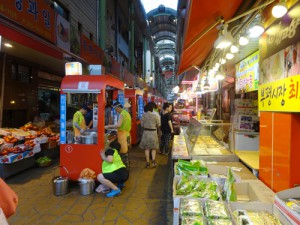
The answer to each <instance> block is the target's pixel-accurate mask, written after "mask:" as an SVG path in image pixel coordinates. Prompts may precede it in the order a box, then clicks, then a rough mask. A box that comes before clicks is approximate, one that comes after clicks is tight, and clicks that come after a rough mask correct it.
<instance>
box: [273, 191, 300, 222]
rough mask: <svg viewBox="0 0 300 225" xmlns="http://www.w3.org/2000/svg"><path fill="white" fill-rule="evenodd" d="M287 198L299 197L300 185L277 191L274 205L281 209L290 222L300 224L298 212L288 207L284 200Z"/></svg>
mask: <svg viewBox="0 0 300 225" xmlns="http://www.w3.org/2000/svg"><path fill="white" fill-rule="evenodd" d="M289 198H300V187H295V188H291V189H287V190H284V191H280V192H277V193H276V195H275V202H274V205H275V206H276V207H277V209H278V210H279V211H281V212H282V213H283V214H284V215H285V216H286V217H287V219H288V220H289V221H290V222H291V223H292V224H300V214H299V213H297V212H295V211H294V210H292V209H291V208H289V207H288V206H287V205H286V204H285V201H284V200H287V199H289Z"/></svg>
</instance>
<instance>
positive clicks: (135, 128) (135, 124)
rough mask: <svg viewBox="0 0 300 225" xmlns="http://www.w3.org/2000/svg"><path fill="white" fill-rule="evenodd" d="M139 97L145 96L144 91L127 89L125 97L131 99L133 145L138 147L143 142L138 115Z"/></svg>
mask: <svg viewBox="0 0 300 225" xmlns="http://www.w3.org/2000/svg"><path fill="white" fill-rule="evenodd" d="M139 96H143V90H139V89H125V91H124V97H125V98H128V99H130V101H131V114H132V115H131V118H132V122H131V130H130V136H131V144H133V145H136V144H138V143H139V141H140V140H141V136H142V132H141V120H140V119H141V118H140V117H139V113H138V110H139V109H138V98H139Z"/></svg>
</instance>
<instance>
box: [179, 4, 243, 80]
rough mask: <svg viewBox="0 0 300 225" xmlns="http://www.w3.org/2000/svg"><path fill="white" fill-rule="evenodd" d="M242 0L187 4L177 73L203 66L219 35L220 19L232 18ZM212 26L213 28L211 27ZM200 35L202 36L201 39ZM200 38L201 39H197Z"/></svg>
mask: <svg viewBox="0 0 300 225" xmlns="http://www.w3.org/2000/svg"><path fill="white" fill-rule="evenodd" d="M242 2H243V1H242V0H231V1H228V0H214V1H211V0H201V1H200V0H190V1H189V4H188V6H187V9H186V10H187V14H186V20H185V29H184V37H183V44H182V49H181V56H180V62H179V66H178V72H177V74H178V75H179V74H181V73H183V72H185V71H187V70H188V69H189V68H191V67H192V66H193V65H196V66H201V64H202V63H203V61H204V60H205V59H206V57H207V56H208V54H209V53H210V51H211V49H212V48H213V45H214V42H215V40H216V39H217V37H218V30H217V28H216V26H217V25H218V20H219V19H220V18H221V17H223V19H224V20H225V21H226V20H229V19H230V18H232V17H233V16H234V15H235V13H236V11H237V10H238V8H239V7H240V5H241V3H242ZM210 28H211V29H210ZM199 37H201V38H200V39H199ZM197 39H199V40H197Z"/></svg>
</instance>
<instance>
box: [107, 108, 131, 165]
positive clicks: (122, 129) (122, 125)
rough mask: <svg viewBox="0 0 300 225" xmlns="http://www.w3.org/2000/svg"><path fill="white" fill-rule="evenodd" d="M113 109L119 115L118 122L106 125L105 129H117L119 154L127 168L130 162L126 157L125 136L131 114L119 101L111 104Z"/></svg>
mask: <svg viewBox="0 0 300 225" xmlns="http://www.w3.org/2000/svg"><path fill="white" fill-rule="evenodd" d="M113 109H115V110H116V112H117V113H118V114H119V115H120V116H119V120H118V123H117V124H115V125H107V126H105V129H114V128H116V129H118V141H119V143H120V144H121V149H120V156H121V158H122V161H123V163H124V164H125V166H126V169H127V170H129V167H130V163H129V157H128V143H127V137H129V136H130V130H131V116H130V114H129V113H128V112H127V111H126V110H125V109H123V106H122V104H121V103H120V102H115V103H114V104H113Z"/></svg>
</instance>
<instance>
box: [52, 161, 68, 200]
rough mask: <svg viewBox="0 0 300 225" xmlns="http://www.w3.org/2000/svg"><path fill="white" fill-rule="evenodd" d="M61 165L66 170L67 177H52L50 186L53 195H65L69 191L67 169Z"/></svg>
mask: <svg viewBox="0 0 300 225" xmlns="http://www.w3.org/2000/svg"><path fill="white" fill-rule="evenodd" d="M59 167H62V168H63V169H64V170H65V171H66V172H67V177H63V176H54V177H53V178H52V187H53V194H54V195H65V194H67V193H68V192H69V171H68V170H67V168H66V167H64V166H59Z"/></svg>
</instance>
